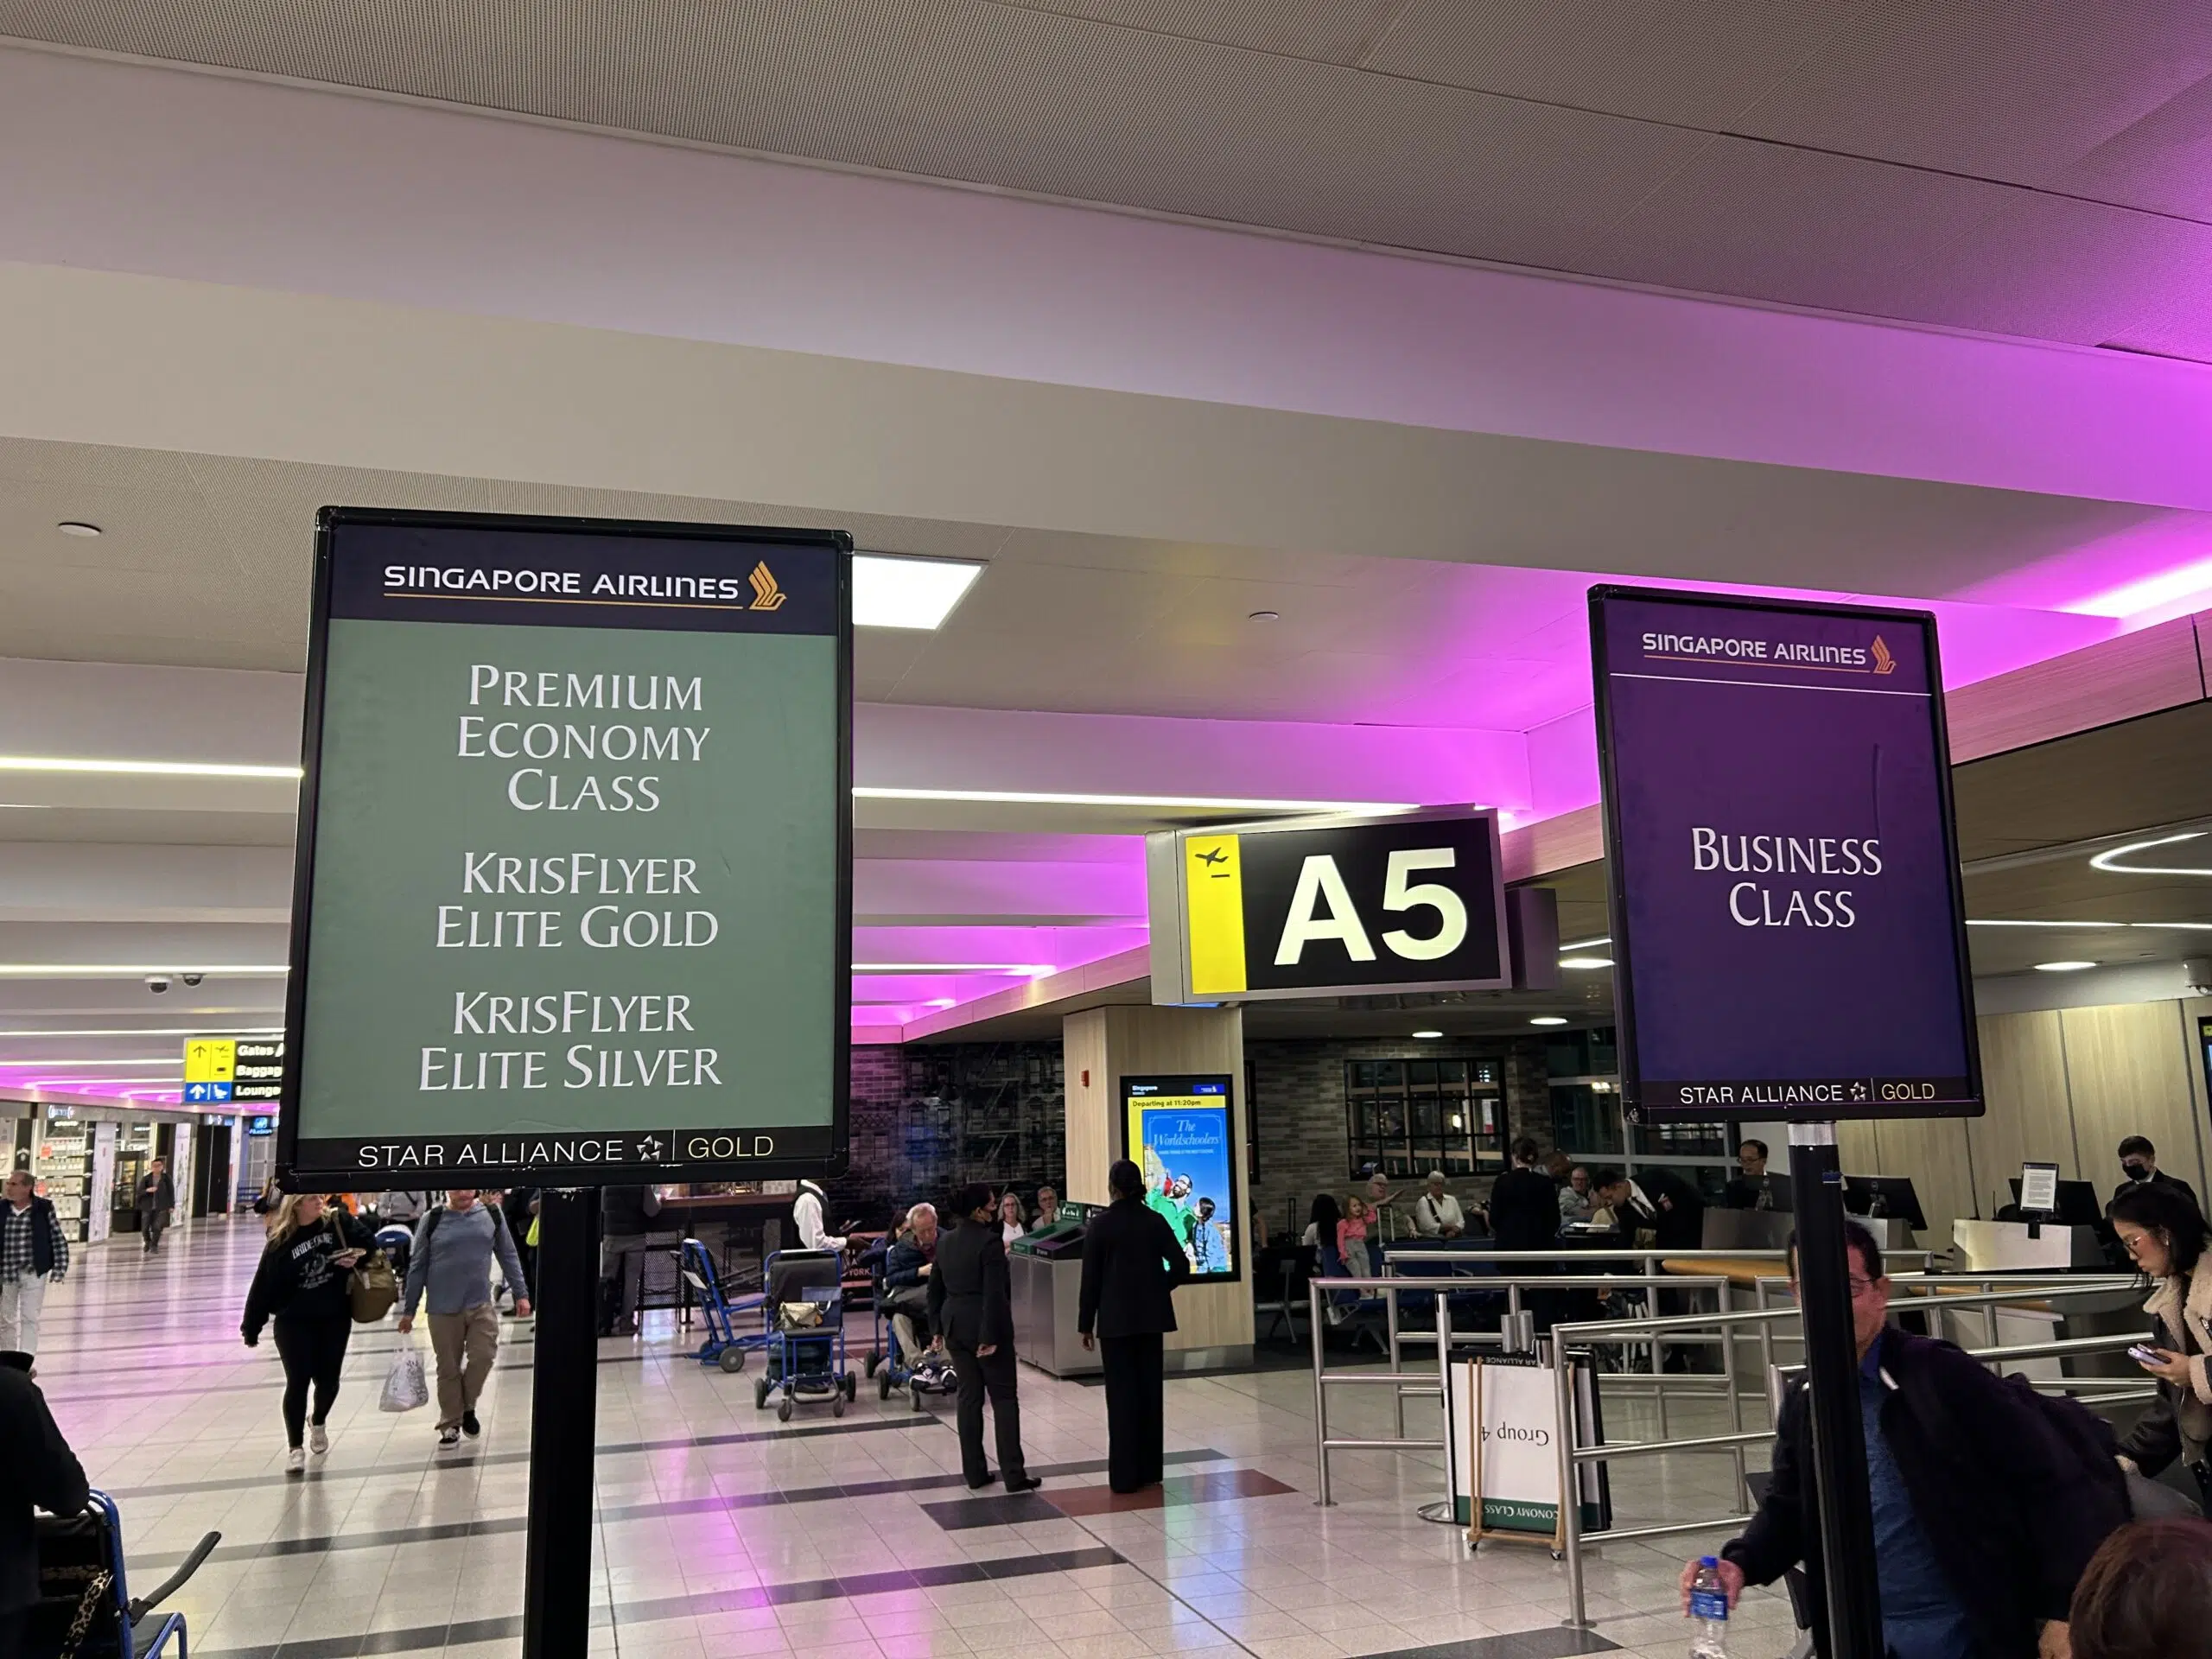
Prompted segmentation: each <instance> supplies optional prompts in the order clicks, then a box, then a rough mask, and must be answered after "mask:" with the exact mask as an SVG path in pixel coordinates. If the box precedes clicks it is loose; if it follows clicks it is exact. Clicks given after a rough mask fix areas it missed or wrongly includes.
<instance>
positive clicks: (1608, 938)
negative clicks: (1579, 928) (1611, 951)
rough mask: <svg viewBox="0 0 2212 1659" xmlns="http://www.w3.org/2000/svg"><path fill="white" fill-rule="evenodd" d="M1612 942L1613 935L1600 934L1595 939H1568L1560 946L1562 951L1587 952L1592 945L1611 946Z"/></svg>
mask: <svg viewBox="0 0 2212 1659" xmlns="http://www.w3.org/2000/svg"><path fill="white" fill-rule="evenodd" d="M1612 942H1613V936H1612V935H1611V934H1610V933H1600V934H1599V936H1598V937H1597V938H1594V939H1568V940H1567V941H1566V942H1565V943H1564V944H1561V945H1560V950H1589V949H1590V948H1591V947H1592V945H1599V944H1611V943H1612Z"/></svg>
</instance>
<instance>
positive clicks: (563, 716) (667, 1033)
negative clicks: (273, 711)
mask: <svg viewBox="0 0 2212 1659" xmlns="http://www.w3.org/2000/svg"><path fill="white" fill-rule="evenodd" d="M850 553H851V542H850V539H849V537H845V536H844V535H843V534H842V533H841V532H817V531H788V530H765V529H741V528H731V527H722V526H714V525H698V524H623V523H605V522H594V521H585V520H568V519H544V518H495V517H488V516H475V515H454V514H428V513H403V512H372V511H365V510H353V509H326V510H325V512H323V514H322V517H321V521H320V527H319V535H318V537H317V550H316V567H315V611H314V624H313V630H312V634H311V643H310V655H309V664H308V705H307V716H306V734H305V744H304V760H305V770H306V777H305V779H304V782H303V784H302V795H301V813H300V836H299V852H298V864H297V872H296V888H295V902H294V913H293V933H292V955H291V963H292V975H291V982H290V984H289V992H288V1007H287V1014H286V1031H287V1042H286V1047H285V1071H284V1093H283V1106H284V1109H283V1116H282V1117H281V1118H280V1120H279V1123H278V1128H277V1135H278V1166H279V1168H280V1171H282V1172H283V1173H284V1174H285V1175H286V1176H287V1177H288V1178H290V1179H302V1180H312V1179H327V1180H331V1181H337V1180H339V1179H344V1180H345V1181H346V1183H347V1184H349V1185H379V1184H382V1182H383V1181H384V1180H385V1178H387V1177H390V1178H391V1179H392V1180H393V1182H394V1184H398V1182H399V1179H400V1178H401V1177H405V1178H406V1179H409V1180H412V1181H415V1182H416V1184H417V1185H433V1186H461V1185H487V1186H488V1185H500V1184H502V1183H503V1182H505V1181H509V1180H517V1181H519V1180H523V1179H528V1180H531V1181H534V1182H538V1183H543V1184H545V1185H562V1186H588V1185H604V1184H608V1183H617V1182H644V1181H664V1180H684V1179H717V1178H720V1179H728V1178H752V1177H762V1176H779V1175H785V1174H796V1173H808V1174H821V1173H824V1172H834V1171H836V1170H838V1169H841V1168H842V1166H843V1161H844V1158H845V1152H846V1144H847V1125H846V1102H847V1052H848V1047H849V1043H850V1003H851V981H850V971H851V961H850V957H851V944H850V940H851V925H850V921H851V889H850V874H849V873H850V869H851V844H852V821H851V776H852V760H851V753H852V738H851V705H852V696H851V685H852V622H851V618H852V605H851V584H850V563H851V561H850Z"/></svg>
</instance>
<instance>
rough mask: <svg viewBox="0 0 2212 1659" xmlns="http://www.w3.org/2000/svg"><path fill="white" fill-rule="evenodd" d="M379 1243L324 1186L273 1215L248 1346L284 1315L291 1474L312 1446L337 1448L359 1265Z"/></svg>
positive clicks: (249, 1318) (303, 1467)
mask: <svg viewBox="0 0 2212 1659" xmlns="http://www.w3.org/2000/svg"><path fill="white" fill-rule="evenodd" d="M370 1243H372V1241H371V1239H370V1238H369V1236H368V1235H367V1233H366V1232H365V1230H363V1229H362V1227H361V1225H360V1224H359V1222H357V1221H355V1220H354V1219H353V1217H351V1216H349V1215H347V1214H346V1212H345V1211H343V1210H341V1209H340V1208H338V1207H337V1206H335V1205H329V1206H327V1207H326V1205H325V1203H324V1199H323V1197H322V1195H321V1193H319V1192H295V1193H291V1194H289V1195H288V1196H287V1197H286V1198H284V1199H283V1202H281V1203H280V1204H278V1205H277V1211H276V1213H275V1215H273V1216H272V1217H270V1223H269V1243H268V1246H267V1248H266V1249H264V1250H263V1251H262V1253H261V1265H260V1267H259V1268H257V1269H256V1270H255V1272H254V1275H253V1288H252V1289H251V1290H250V1291H248V1292H247V1293H246V1299H245V1321H244V1323H243V1324H242V1325H240V1326H239V1334H240V1335H242V1336H243V1337H245V1345H246V1346H247V1347H249V1348H251V1347H254V1346H256V1345H257V1344H259V1343H260V1341H261V1328H262V1326H263V1325H266V1324H267V1323H269V1321H270V1319H272V1318H273V1319H275V1320H276V1324H277V1356H278V1357H280V1358H281V1359H282V1360H283V1362H284V1433H285V1436H286V1439H287V1440H288V1441H289V1451H288V1452H286V1453H285V1457H284V1471H285V1473H287V1474H290V1475H299V1474H303V1473H305V1472H306V1471H307V1466H308V1452H307V1448H312V1449H313V1451H314V1452H315V1455H316V1456H317V1457H320V1456H321V1455H322V1454H323V1453H324V1452H327V1451H328V1450H330V1436H329V1434H328V1433H327V1431H326V1430H325V1429H324V1427H323V1424H324V1421H325V1420H326V1419H327V1418H328V1417H329V1415H330V1408H331V1404H332V1402H334V1401H335V1400H336V1399H337V1397H338V1374H339V1370H340V1367H341V1366H343V1365H344V1364H345V1363H346V1339H347V1338H350V1337H351V1336H352V1335H353V1268H354V1267H355V1266H356V1265H357V1264H358V1263H359V1262H360V1260H361V1258H362V1257H363V1256H365V1255H367V1254H368V1248H369V1245H370ZM310 1383H312V1384H313V1385H314V1388H315V1416H314V1419H313V1421H312V1422H310V1421H309V1420H308V1385H309V1384H310ZM302 1440H306V1442H307V1447H306V1448H303V1447H302V1444H301V1442H302Z"/></svg>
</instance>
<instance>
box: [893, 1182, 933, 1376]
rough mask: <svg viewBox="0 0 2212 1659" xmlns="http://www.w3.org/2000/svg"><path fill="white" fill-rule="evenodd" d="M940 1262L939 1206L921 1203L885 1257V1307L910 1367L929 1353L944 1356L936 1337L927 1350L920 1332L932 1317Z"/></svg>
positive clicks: (918, 1362) (920, 1361)
mask: <svg viewBox="0 0 2212 1659" xmlns="http://www.w3.org/2000/svg"><path fill="white" fill-rule="evenodd" d="M936 1262H937V1206H936V1205H931V1204H918V1205H915V1206H914V1207H913V1208H912V1209H911V1210H909V1211H907V1212H906V1225H905V1226H904V1227H902V1228H900V1229H899V1236H898V1238H897V1239H896V1240H895V1241H894V1242H893V1244H892V1246H891V1248H890V1249H889V1250H888V1251H887V1252H886V1253H885V1255H884V1258H883V1285H884V1297H883V1305H884V1306H885V1307H887V1308H888V1309H889V1310H890V1312H891V1328H892V1329H893V1331H895V1332H898V1334H899V1351H900V1352H901V1353H902V1354H903V1355H904V1356H905V1357H906V1363H907V1365H908V1366H909V1367H918V1366H919V1365H920V1364H921V1363H922V1360H923V1357H924V1354H925V1346H924V1344H923V1342H922V1339H921V1332H920V1330H919V1326H920V1325H922V1324H924V1323H926V1322H927V1320H928V1318H929V1313H928V1310H929V1300H930V1274H931V1270H932V1269H933V1268H934V1267H935V1265H936ZM926 1351H928V1352H931V1354H932V1355H933V1356H934V1357H936V1358H938V1359H940V1360H941V1359H942V1358H943V1357H944V1356H943V1352H942V1344H939V1343H938V1342H937V1341H936V1340H935V1338H932V1339H931V1342H930V1344H928V1348H927V1350H926Z"/></svg>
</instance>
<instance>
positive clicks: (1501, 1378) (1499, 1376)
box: [1444, 1356, 1610, 1537]
mask: <svg viewBox="0 0 2212 1659" xmlns="http://www.w3.org/2000/svg"><path fill="white" fill-rule="evenodd" d="M1568 1363H1570V1364H1572V1365H1573V1367H1574V1402H1575V1404H1574V1410H1575V1415H1576V1417H1577V1418H1578V1419H1579V1420H1580V1423H1581V1426H1582V1427H1581V1444H1583V1445H1585V1446H1589V1445H1594V1444H1597V1443H1599V1442H1600V1441H1601V1440H1603V1438H1604V1437H1603V1435H1602V1433H1600V1431H1599V1423H1598V1402H1597V1394H1596V1389H1594V1387H1593V1386H1592V1378H1591V1371H1590V1364H1589V1362H1588V1360H1587V1359H1586V1358H1585V1357H1580V1356H1573V1357H1570V1359H1569V1362H1568ZM1447 1376H1448V1378H1449V1389H1448V1392H1449V1394H1450V1396H1451V1403H1452V1408H1451V1410H1450V1412H1449V1413H1448V1414H1446V1425H1445V1454H1444V1455H1445V1459H1446V1463H1447V1464H1448V1465H1449V1466H1450V1468H1451V1471H1452V1518H1453V1519H1454V1520H1456V1521H1457V1522H1459V1524H1460V1525H1461V1526H1465V1525H1468V1524H1469V1523H1470V1522H1471V1520H1472V1518H1473V1515H1474V1504H1473V1501H1472V1496H1471V1495H1472V1493H1473V1491H1474V1486H1475V1456H1474V1449H1475V1446H1476V1445H1477V1443H1478V1437H1477V1435H1476V1433H1475V1431H1474V1424H1475V1414H1476V1397H1477V1392H1478V1391H1477V1388H1476V1381H1477V1377H1478V1376H1479V1377H1480V1381H1481V1389H1480V1395H1481V1414H1482V1433H1481V1435H1480V1437H1479V1441H1480V1445H1481V1446H1482V1453H1483V1455H1482V1493H1483V1530H1484V1531H1485V1532H1527V1533H1537V1534H1541V1535H1543V1536H1545V1537H1550V1536H1552V1535H1553V1534H1554V1533H1555V1532H1556V1531H1557V1530H1558V1529H1559V1447H1560V1421H1559V1382H1558V1377H1557V1375H1556V1373H1555V1372H1554V1370H1553V1369H1552V1368H1551V1367H1550V1366H1548V1365H1542V1364H1539V1363H1536V1361H1535V1360H1533V1359H1512V1358H1497V1357H1492V1358H1487V1359H1479V1360H1478V1359H1455V1360H1453V1361H1452V1363H1451V1366H1450V1368H1449V1370H1448V1372H1447ZM1580 1484H1581V1488H1582V1526H1583V1529H1584V1530H1586V1531H1593V1530H1597V1529H1602V1528H1604V1527H1605V1526H1607V1525H1609V1524H1610V1521H1609V1519H1608V1516H1607V1510H1608V1508H1609V1507H1610V1506H1609V1504H1608V1501H1607V1497H1606V1491H1605V1471H1604V1470H1603V1468H1602V1467H1601V1466H1600V1465H1596V1464H1586V1465H1584V1466H1583V1468H1582V1470H1581V1471H1580Z"/></svg>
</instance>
